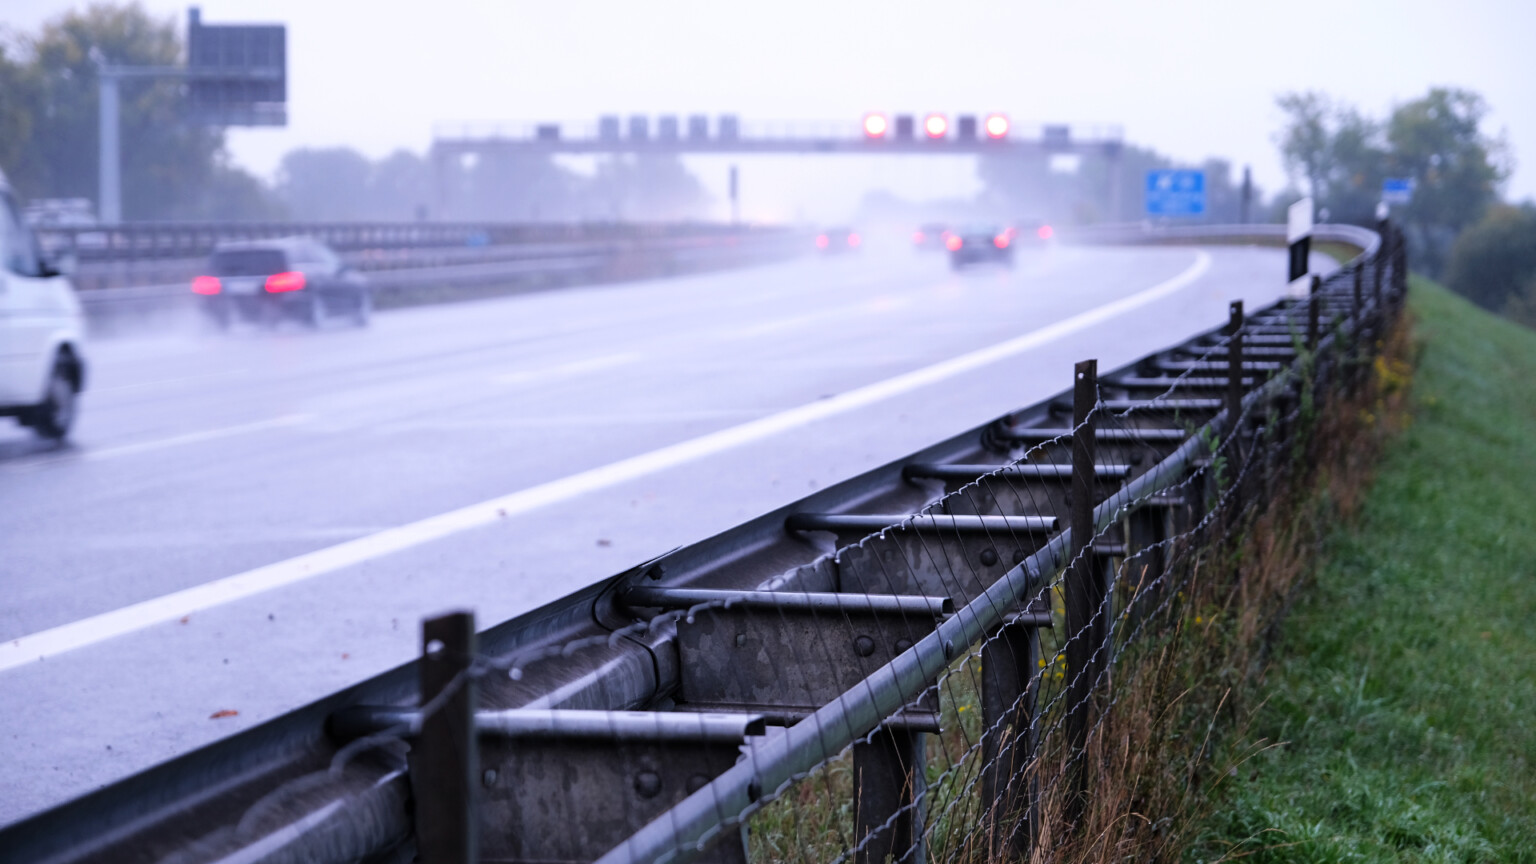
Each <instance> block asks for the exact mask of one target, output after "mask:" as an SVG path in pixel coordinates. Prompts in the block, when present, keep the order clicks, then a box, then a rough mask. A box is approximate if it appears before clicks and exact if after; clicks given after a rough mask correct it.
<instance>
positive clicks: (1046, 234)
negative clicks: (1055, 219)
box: [1035, 225, 1056, 240]
mask: <svg viewBox="0 0 1536 864" xmlns="http://www.w3.org/2000/svg"><path fill="white" fill-rule="evenodd" d="M1035 233H1036V234H1038V235H1040V239H1041V240H1049V239H1051V237H1052V236H1054V235H1055V234H1056V232H1055V231H1053V230H1051V226H1049V225H1041V226H1040V230H1039V231H1036V232H1035Z"/></svg>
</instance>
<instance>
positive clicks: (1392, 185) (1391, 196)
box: [1381, 177, 1413, 204]
mask: <svg viewBox="0 0 1536 864" xmlns="http://www.w3.org/2000/svg"><path fill="white" fill-rule="evenodd" d="M1381 200H1382V202H1383V203H1386V204H1407V203H1408V202H1409V201H1412V200H1413V178H1412V177H1388V178H1386V179H1384V180H1382V181H1381Z"/></svg>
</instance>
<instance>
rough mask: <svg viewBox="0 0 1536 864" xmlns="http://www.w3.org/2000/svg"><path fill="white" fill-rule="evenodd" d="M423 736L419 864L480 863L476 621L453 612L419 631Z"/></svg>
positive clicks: (416, 778) (416, 789) (418, 753)
mask: <svg viewBox="0 0 1536 864" xmlns="http://www.w3.org/2000/svg"><path fill="white" fill-rule="evenodd" d="M421 644H422V655H421V661H420V664H421V711H422V719H421V732H420V734H419V735H418V736H417V738H416V741H415V742H414V744H413V745H412V747H411V787H412V793H413V797H414V798H415V802H416V810H415V813H416V854H417V860H418V861H420V862H421V864H476V862H478V861H479V860H480V849H479V845H480V844H479V827H480V821H479V820H480V808H479V800H478V798H479V794H478V789H479V787H478V780H479V778H478V776H477V775H478V774H479V773H480V772H479V762H480V759H479V751H478V749H477V747H478V742H477V741H476V738H475V703H476V702H477V699H476V690H477V688H476V686H475V680H474V678H472V677H470V674H469V669H470V666H471V665H472V664H473V662H474V656H475V616H474V614H473V613H471V612H450V613H448V614H447V615H442V616H440V617H437V618H428V619H427V620H426V621H423V622H422V625H421Z"/></svg>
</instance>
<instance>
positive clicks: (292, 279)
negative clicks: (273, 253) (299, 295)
mask: <svg viewBox="0 0 1536 864" xmlns="http://www.w3.org/2000/svg"><path fill="white" fill-rule="evenodd" d="M302 290H304V274H303V273H300V272H298V271H297V270H295V271H292V272H289V273H274V274H272V275H271V276H268V277H267V293H268V294H282V293H284V292H287V291H302Z"/></svg>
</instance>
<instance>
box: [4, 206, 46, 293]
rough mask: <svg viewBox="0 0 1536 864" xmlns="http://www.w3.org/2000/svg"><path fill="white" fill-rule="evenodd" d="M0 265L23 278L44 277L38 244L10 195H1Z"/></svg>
mask: <svg viewBox="0 0 1536 864" xmlns="http://www.w3.org/2000/svg"><path fill="white" fill-rule="evenodd" d="M0 264H4V266H5V269H7V270H9V271H11V272H12V273H16V274H18V275H21V276H41V275H43V272H42V262H41V260H39V256H38V254H37V242H36V241H35V240H33V239H32V232H31V231H29V230H27V228H26V226H25V225H24V224H23V223H22V221H21V216H20V215H19V214H18V213H17V212H16V202H15V201H13V200H11V196H9V195H0Z"/></svg>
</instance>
